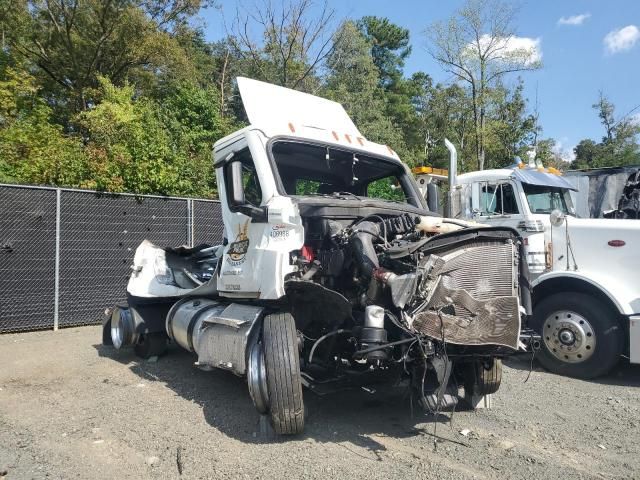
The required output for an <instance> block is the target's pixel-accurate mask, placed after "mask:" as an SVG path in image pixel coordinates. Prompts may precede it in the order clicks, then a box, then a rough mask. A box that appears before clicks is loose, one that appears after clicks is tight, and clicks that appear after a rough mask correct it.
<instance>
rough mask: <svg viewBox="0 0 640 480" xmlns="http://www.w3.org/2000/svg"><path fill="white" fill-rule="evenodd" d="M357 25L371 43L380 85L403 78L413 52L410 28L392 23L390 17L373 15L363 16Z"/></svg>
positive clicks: (385, 85)
mask: <svg viewBox="0 0 640 480" xmlns="http://www.w3.org/2000/svg"><path fill="white" fill-rule="evenodd" d="M357 26H358V29H359V30H360V32H361V33H362V34H363V35H364V37H365V38H366V39H367V41H368V42H369V44H370V45H371V56H372V57H373V63H374V65H375V66H376V67H377V68H378V72H379V78H380V85H381V86H382V87H385V88H386V87H390V86H392V85H393V84H394V83H396V82H398V80H400V79H401V78H402V70H403V68H404V62H405V59H406V58H407V57H408V56H409V55H410V54H411V46H410V45H409V30H408V29H406V28H403V27H400V26H398V25H395V24H393V23H391V22H390V21H389V19H388V18H380V17H373V16H366V17H363V18H362V19H360V20H359V21H358V22H357Z"/></svg>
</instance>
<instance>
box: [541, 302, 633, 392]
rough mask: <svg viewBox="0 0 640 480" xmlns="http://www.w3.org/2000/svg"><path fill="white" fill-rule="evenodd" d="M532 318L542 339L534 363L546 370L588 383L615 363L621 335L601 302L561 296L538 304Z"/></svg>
mask: <svg viewBox="0 0 640 480" xmlns="http://www.w3.org/2000/svg"><path fill="white" fill-rule="evenodd" d="M533 314H534V321H535V325H537V327H538V329H539V331H540V335H541V336H542V346H541V348H540V351H539V353H538V360H539V361H540V363H541V364H542V366H543V367H545V368H546V369H547V370H549V371H551V372H554V373H558V374H560V375H567V376H570V377H577V378H584V379H589V378H595V377H598V376H600V375H604V374H605V373H607V372H609V370H611V369H612V368H613V366H614V365H615V364H616V363H617V362H618V360H619V358H620V354H621V353H622V349H623V344H624V334H623V331H622V327H621V326H620V322H619V321H618V318H617V315H616V313H615V312H613V311H612V310H611V309H610V308H608V307H607V306H606V305H605V304H604V303H602V302H601V301H599V300H597V299H595V298H593V297H591V296H589V295H586V294H584V293H573V292H563V293H558V294H555V295H551V296H549V297H547V298H544V299H543V300H541V301H540V302H539V303H538V304H537V305H536V306H535V308H534V312H533Z"/></svg>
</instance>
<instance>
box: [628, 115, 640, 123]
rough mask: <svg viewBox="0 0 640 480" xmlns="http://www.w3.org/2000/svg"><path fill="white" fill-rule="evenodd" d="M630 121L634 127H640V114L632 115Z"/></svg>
mask: <svg viewBox="0 0 640 480" xmlns="http://www.w3.org/2000/svg"><path fill="white" fill-rule="evenodd" d="M629 121H630V122H631V123H632V124H633V125H638V126H640V112H638V113H634V114H633V115H631V116H630V117H629Z"/></svg>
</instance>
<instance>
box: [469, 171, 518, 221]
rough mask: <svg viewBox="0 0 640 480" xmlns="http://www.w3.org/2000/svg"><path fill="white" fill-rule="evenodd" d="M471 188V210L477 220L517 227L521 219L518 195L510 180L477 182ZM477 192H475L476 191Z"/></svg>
mask: <svg viewBox="0 0 640 480" xmlns="http://www.w3.org/2000/svg"><path fill="white" fill-rule="evenodd" d="M477 185H478V186H477V188H473V195H472V197H473V198H472V202H473V203H474V205H473V210H474V212H475V214H476V215H477V216H478V217H479V218H478V221H480V222H481V223H487V224H490V225H500V226H506V227H512V228H517V227H518V224H519V222H520V221H521V220H522V213H521V212H520V208H519V206H518V197H517V195H516V191H515V188H514V186H513V184H512V183H511V182H508V181H504V182H495V183H492V182H479V183H478V184H477ZM476 192H477V193H476Z"/></svg>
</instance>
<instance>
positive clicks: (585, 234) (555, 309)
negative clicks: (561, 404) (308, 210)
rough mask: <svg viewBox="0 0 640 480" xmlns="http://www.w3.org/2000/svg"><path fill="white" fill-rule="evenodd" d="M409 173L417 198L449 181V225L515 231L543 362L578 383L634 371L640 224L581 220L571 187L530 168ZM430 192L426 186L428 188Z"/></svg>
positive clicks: (639, 352)
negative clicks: (626, 366) (621, 365)
mask: <svg viewBox="0 0 640 480" xmlns="http://www.w3.org/2000/svg"><path fill="white" fill-rule="evenodd" d="M446 144H447V148H448V149H449V151H450V154H451V161H450V169H449V171H448V172H447V171H434V170H433V169H430V168H428V167H418V168H416V169H414V173H415V174H416V179H417V182H418V185H419V187H420V189H421V192H422V193H423V194H425V196H426V197H429V196H431V199H430V201H431V202H434V198H435V196H436V195H437V191H436V189H434V188H432V186H435V185H436V183H437V182H443V181H445V180H446V181H448V182H449V192H448V205H449V207H448V208H449V210H450V211H449V216H450V217H452V218H460V219H472V220H475V221H478V222H481V223H482V224H485V225H491V226H508V227H511V228H514V229H517V230H518V231H519V232H520V234H521V235H522V237H523V239H524V246H525V251H526V258H527V264H528V267H529V272H530V277H531V287H532V299H533V318H532V319H531V322H530V326H531V327H532V328H533V329H534V330H536V331H537V332H539V334H540V336H541V345H540V347H541V348H540V351H539V353H538V354H537V355H538V359H539V360H540V363H542V365H543V366H544V367H546V368H547V369H548V370H551V371H553V372H556V373H559V374H563V375H569V376H575V377H579V378H594V377H597V376H600V375H603V374H605V373H607V372H608V371H610V370H611V368H612V367H613V366H614V365H616V364H617V363H618V361H619V359H620V358H621V357H623V356H626V357H628V358H629V360H630V361H631V363H640V221H637V220H614V219H589V218H577V217H576V216H575V212H574V208H573V205H572V203H571V195H570V194H571V192H572V191H573V190H575V188H574V187H573V185H572V184H571V183H569V182H568V181H566V180H565V179H564V178H563V177H562V175H561V173H560V172H559V171H557V170H555V169H553V168H548V169H545V168H544V167H543V166H542V165H540V164H537V165H536V163H535V162H533V161H530V162H529V163H523V162H522V161H520V162H518V163H515V164H514V165H513V166H511V167H510V168H502V169H492V170H482V171H475V172H469V173H464V174H461V175H457V174H456V170H457V168H456V167H457V152H456V149H455V147H454V146H453V144H451V142H449V141H446ZM430 185H431V186H430Z"/></svg>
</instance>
